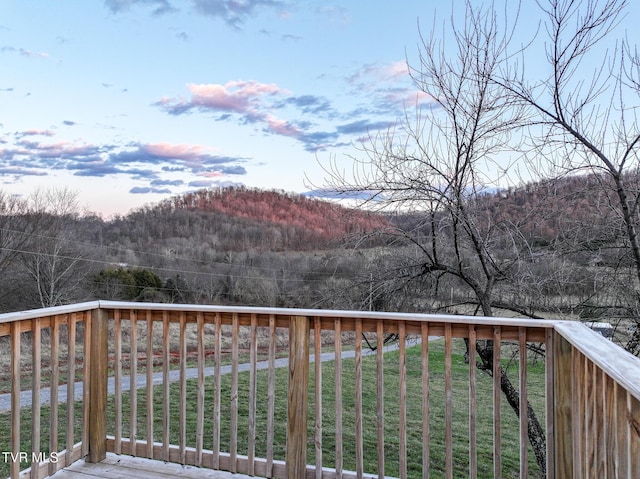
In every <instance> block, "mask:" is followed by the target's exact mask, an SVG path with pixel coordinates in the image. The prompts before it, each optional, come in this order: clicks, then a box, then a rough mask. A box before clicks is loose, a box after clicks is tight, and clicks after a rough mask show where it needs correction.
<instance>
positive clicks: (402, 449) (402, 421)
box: [398, 324, 408, 479]
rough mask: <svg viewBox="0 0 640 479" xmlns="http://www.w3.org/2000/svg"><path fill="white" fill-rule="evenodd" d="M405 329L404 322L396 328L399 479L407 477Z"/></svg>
mask: <svg viewBox="0 0 640 479" xmlns="http://www.w3.org/2000/svg"><path fill="white" fill-rule="evenodd" d="M406 340H407V336H406V330H405V328H404V324H400V327H399V329H398V346H399V349H398V351H399V354H398V368H399V371H398V374H399V381H400V397H399V400H400V408H399V415H400V417H399V418H398V422H399V431H398V432H399V438H398V442H399V451H398V456H399V458H398V459H399V462H400V479H406V478H407V471H408V464H407V452H408V450H407V349H406Z"/></svg>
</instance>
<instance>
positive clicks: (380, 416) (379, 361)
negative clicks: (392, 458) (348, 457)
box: [376, 321, 385, 477]
mask: <svg viewBox="0 0 640 479" xmlns="http://www.w3.org/2000/svg"><path fill="white" fill-rule="evenodd" d="M376 339H377V342H376V396H377V397H376V409H377V414H376V423H377V433H378V476H379V477H384V468H385V466H384V463H385V461H384V322H383V321H378V323H377V324H376Z"/></svg>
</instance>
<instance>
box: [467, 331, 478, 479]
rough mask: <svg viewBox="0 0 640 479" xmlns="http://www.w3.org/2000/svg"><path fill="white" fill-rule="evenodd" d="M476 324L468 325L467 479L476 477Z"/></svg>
mask: <svg viewBox="0 0 640 479" xmlns="http://www.w3.org/2000/svg"><path fill="white" fill-rule="evenodd" d="M476 340H477V333H476V326H475V325H473V324H470V325H469V479H476V478H477V477H478V448H477V441H478V434H477V417H478V414H477V412H478V410H477V402H476V399H477V377H476Z"/></svg>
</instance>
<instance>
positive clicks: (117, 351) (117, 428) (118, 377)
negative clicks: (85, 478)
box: [113, 309, 122, 454]
mask: <svg viewBox="0 0 640 479" xmlns="http://www.w3.org/2000/svg"><path fill="white" fill-rule="evenodd" d="M113 334H114V359H113V362H114V365H113V366H114V373H113V380H114V398H113V400H114V409H115V416H116V417H115V418H114V422H115V424H114V435H115V438H114V443H113V449H114V451H113V452H115V453H116V454H122V319H121V317H120V310H119V309H116V310H115V311H114V312H113Z"/></svg>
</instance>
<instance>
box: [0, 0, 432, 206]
mask: <svg viewBox="0 0 640 479" xmlns="http://www.w3.org/2000/svg"><path fill="white" fill-rule="evenodd" d="M436 3H438V2H435V1H433V2H428V1H426V2H425V1H403V2H402V3H401V6H399V4H398V3H397V2H382V1H380V2H370V1H367V2H365V1H363V0H362V1H345V2H340V3H335V4H334V3H328V2H325V1H305V2H288V1H277V0H182V1H180V0H106V1H98V0H95V1H94V0H74V1H71V0H67V1H64V2H51V1H45V0H41V1H34V0H25V1H20V2H10V1H1V2H0V62H1V63H0V65H2V67H1V71H2V73H1V74H0V183H1V184H0V188H1V189H3V190H5V191H7V192H10V193H17V194H23V195H26V194H28V193H30V192H31V191H33V190H35V189H37V188H49V187H53V186H55V187H64V186H67V187H69V188H71V189H72V190H74V191H77V192H78V194H79V197H80V201H81V203H82V205H83V206H85V207H86V208H88V209H89V210H91V211H96V212H100V213H102V214H104V215H105V216H108V215H111V214H113V213H126V212H127V211H128V210H129V209H131V208H134V207H137V206H139V205H142V204H144V203H152V202H156V201H158V200H160V199H162V198H165V197H168V196H171V195H174V194H179V193H182V192H185V191H189V190H193V189H196V188H201V187H209V186H216V185H229V184H243V185H247V186H250V187H260V188H269V189H271V188H277V189H284V190H286V191H292V192H304V191H306V190H307V187H306V186H305V182H304V178H305V175H306V176H307V177H309V178H311V179H312V180H313V181H317V183H321V181H322V177H323V174H322V171H321V169H320V168H319V166H318V162H327V161H328V160H329V159H330V158H331V157H333V156H335V157H336V158H338V161H342V160H341V158H343V157H344V158H345V160H344V161H345V165H347V163H348V162H347V160H346V157H345V153H346V154H349V153H354V152H355V150H354V146H353V145H354V143H357V142H358V140H359V138H362V137H363V136H364V135H366V134H367V131H371V132H375V131H376V130H378V129H383V128H386V127H387V126H389V125H390V124H392V123H394V122H395V121H396V119H397V118H398V117H399V116H401V115H402V114H403V111H404V108H405V107H409V108H412V107H414V106H415V102H416V101H425V97H424V96H423V97H419V96H418V92H417V90H416V89H415V88H414V87H413V85H412V83H411V80H410V78H409V76H408V72H407V67H406V63H405V54H406V53H407V52H408V53H410V54H412V55H413V54H414V53H415V51H416V44H417V40H418V32H417V22H418V18H420V21H423V20H425V21H427V22H430V21H431V18H432V16H433V12H434V5H435V4H436Z"/></svg>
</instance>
